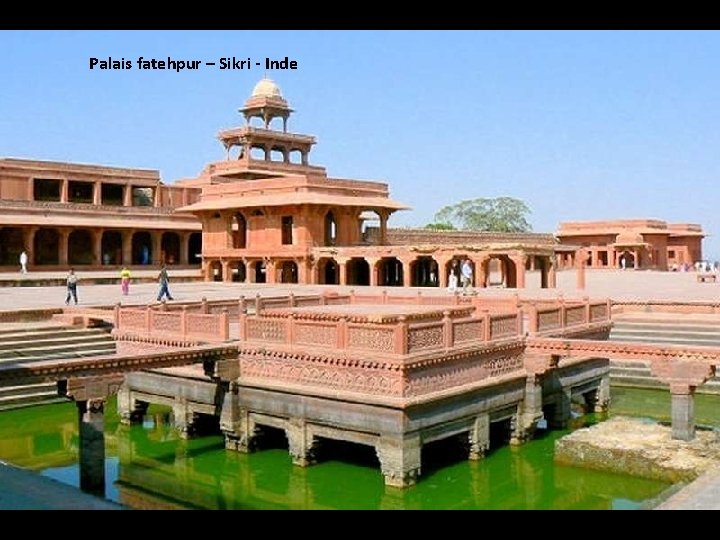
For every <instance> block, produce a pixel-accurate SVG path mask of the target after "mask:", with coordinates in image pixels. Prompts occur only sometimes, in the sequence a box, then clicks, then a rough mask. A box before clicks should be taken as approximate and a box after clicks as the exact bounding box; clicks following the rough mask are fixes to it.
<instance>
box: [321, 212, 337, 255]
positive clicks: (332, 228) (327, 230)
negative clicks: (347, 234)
mask: <svg viewBox="0 0 720 540" xmlns="http://www.w3.org/2000/svg"><path fill="white" fill-rule="evenodd" d="M323 238H324V243H325V245H326V246H334V245H335V243H336V242H337V221H336V219H335V214H334V213H333V211H332V210H328V212H327V214H325V227H324V232H323Z"/></svg>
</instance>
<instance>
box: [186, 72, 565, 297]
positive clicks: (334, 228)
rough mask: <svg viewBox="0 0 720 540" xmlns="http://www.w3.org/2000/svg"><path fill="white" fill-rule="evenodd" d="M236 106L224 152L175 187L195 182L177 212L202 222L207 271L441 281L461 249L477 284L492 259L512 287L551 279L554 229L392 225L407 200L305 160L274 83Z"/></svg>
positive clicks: (305, 138) (339, 280) (329, 279)
mask: <svg viewBox="0 0 720 540" xmlns="http://www.w3.org/2000/svg"><path fill="white" fill-rule="evenodd" d="M240 111H241V113H242V114H243V115H244V117H245V125H244V126H242V127H238V128H234V129H228V130H225V131H221V132H220V134H219V136H218V138H219V139H220V141H221V142H222V143H223V145H224V146H225V149H226V151H227V159H226V160H224V161H220V162H217V163H212V164H209V165H208V166H207V167H206V168H205V170H204V171H203V172H202V173H201V175H200V176H199V177H198V178H197V179H194V180H190V181H185V182H184V183H183V184H182V185H192V186H199V187H202V194H201V196H200V200H199V201H198V202H195V203H194V204H190V205H188V206H185V207H183V208H181V209H180V210H181V211H183V212H191V213H193V214H195V215H196V216H197V217H198V218H199V220H200V221H201V223H202V230H203V269H204V272H205V276H206V279H208V280H210V279H216V280H224V281H243V282H245V281H247V282H255V283H258V282H267V283H318V284H342V285H344V284H349V285H383V286H394V285H397V286H438V285H442V286H445V285H447V283H448V276H449V274H450V272H451V271H452V270H453V268H455V270H454V271H455V273H456V274H457V273H459V271H460V265H459V262H460V261H461V260H462V259H465V258H468V259H470V261H471V262H472V267H473V272H474V282H475V283H476V284H477V285H479V286H485V285H486V284H487V283H488V279H489V275H490V268H491V267H490V262H491V260H496V261H497V262H496V263H495V265H497V266H498V269H499V273H500V279H501V280H502V282H503V283H504V284H505V285H506V286H508V287H524V286H525V270H526V268H528V269H529V268H533V269H537V270H540V272H539V274H540V276H541V277H540V280H541V285H542V286H544V287H554V286H555V263H554V261H555V251H556V249H562V248H558V246H557V243H556V241H555V239H554V238H553V236H552V235H548V234H498V233H467V232H452V233H446V232H442V233H439V232H432V231H417V230H415V231H413V230H407V231H404V230H402V229H398V230H395V231H388V227H387V221H388V218H389V217H390V215H391V214H393V213H394V212H396V211H398V210H403V209H406V208H407V206H405V205H404V204H402V203H400V202H397V201H394V200H392V199H391V198H390V196H389V191H388V186H387V184H385V183H381V182H368V181H360V180H345V179H338V178H330V177H328V175H327V172H326V170H325V168H323V167H319V166H316V165H311V164H310V161H309V154H310V151H311V149H312V146H313V145H314V144H315V142H316V141H315V137H313V136H310V135H300V134H295V133H289V132H288V131H287V122H288V119H289V117H290V115H291V113H292V112H293V111H292V109H291V108H290V106H289V105H288V103H287V101H286V100H285V99H284V98H283V96H282V94H281V93H280V89H279V88H278V87H277V85H276V84H275V83H274V82H272V81H271V80H269V79H263V80H261V81H260V82H259V83H258V84H257V85H256V86H255V89H254V90H253V92H252V95H251V96H250V98H249V99H248V100H247V102H246V103H245V106H244V107H243V108H242V109H240ZM258 119H259V120H258ZM280 120H282V129H281V130H280V129H274V126H273V122H274V121H275V124H278V123H280ZM253 123H255V124H260V125H253ZM370 220H372V221H370ZM371 224H372V225H374V226H371Z"/></svg>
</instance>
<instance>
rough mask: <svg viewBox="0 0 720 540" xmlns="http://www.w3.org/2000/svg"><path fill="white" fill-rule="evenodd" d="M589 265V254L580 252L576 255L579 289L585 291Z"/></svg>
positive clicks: (583, 251)
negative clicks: (586, 272) (586, 268)
mask: <svg viewBox="0 0 720 540" xmlns="http://www.w3.org/2000/svg"><path fill="white" fill-rule="evenodd" d="M586 264H587V252H586V251H585V250H582V249H581V250H578V251H577V252H576V255H575V268H576V269H577V288H578V289H580V290H583V289H585V266H586Z"/></svg>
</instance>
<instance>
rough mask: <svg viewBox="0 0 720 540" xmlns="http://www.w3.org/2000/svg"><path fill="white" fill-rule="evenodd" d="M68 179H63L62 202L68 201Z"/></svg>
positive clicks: (61, 188)
mask: <svg viewBox="0 0 720 540" xmlns="http://www.w3.org/2000/svg"><path fill="white" fill-rule="evenodd" d="M68 184H69V182H68V179H67V178H64V179H63V180H62V183H61V184H60V202H61V203H66V202H68Z"/></svg>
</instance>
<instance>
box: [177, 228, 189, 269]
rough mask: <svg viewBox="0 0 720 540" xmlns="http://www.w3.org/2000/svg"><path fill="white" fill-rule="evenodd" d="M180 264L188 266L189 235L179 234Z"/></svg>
mask: <svg viewBox="0 0 720 540" xmlns="http://www.w3.org/2000/svg"><path fill="white" fill-rule="evenodd" d="M179 263H180V264H183V265H187V264H190V233H182V234H180V261H179Z"/></svg>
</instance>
